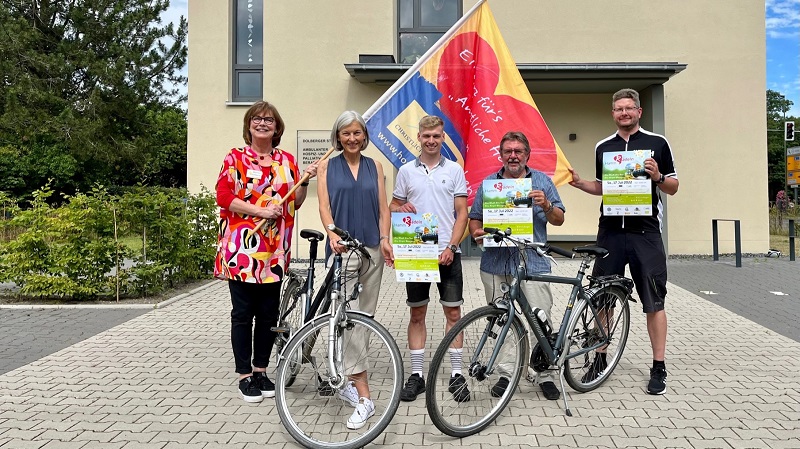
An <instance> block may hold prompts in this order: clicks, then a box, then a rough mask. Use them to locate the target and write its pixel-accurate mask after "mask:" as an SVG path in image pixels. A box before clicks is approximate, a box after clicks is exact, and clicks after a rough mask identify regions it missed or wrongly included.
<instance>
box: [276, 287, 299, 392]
mask: <svg viewBox="0 0 800 449" xmlns="http://www.w3.org/2000/svg"><path fill="white" fill-rule="evenodd" d="M302 288H303V286H302V283H301V281H300V279H298V278H297V277H295V276H294V275H292V276H290V277H288V278H287V281H286V285H285V286H284V288H283V292H282V294H281V303H280V306H279V307H278V327H287V328H289V332H288V333H279V334H277V335H276V336H275V350H274V351H273V352H274V353H275V361H276V364H277V363H280V360H281V354H282V352H283V349H284V348H285V347H286V344H287V343H288V341H289V340H290V339H291V338H292V335H294V333H296V332H297V331H298V329H300V327H301V326H302V325H303V315H304V311H305V304H303V303H302V302H303V301H302V300H301V299H300V290H301V289H302ZM287 312H288V313H287ZM300 357H301V356H300V354H299V353H297V352H295V353H294V354H293V355H292V356H290V362H291V369H290V373H291V374H293V375H292V376H291V377H289V378H287V385H291V384H292V382H294V377H295V376H297V373H298V372H299V371H300V363H301V359H300Z"/></svg>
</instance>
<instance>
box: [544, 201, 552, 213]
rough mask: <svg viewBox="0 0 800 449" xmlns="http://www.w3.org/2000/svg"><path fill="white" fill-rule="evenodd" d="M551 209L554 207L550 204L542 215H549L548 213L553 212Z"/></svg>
mask: <svg viewBox="0 0 800 449" xmlns="http://www.w3.org/2000/svg"><path fill="white" fill-rule="evenodd" d="M553 207H554V206H553V203H552V202H551V203H550V207H549V208H548V209H547V210H546V211H544V214H545V215H547V214H549V213H550V211H551V210H553Z"/></svg>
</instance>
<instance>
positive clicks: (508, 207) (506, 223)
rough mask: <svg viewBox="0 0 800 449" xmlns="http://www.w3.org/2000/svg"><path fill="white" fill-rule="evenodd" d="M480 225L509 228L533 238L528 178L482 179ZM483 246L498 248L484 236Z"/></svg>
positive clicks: (515, 233) (518, 234)
mask: <svg viewBox="0 0 800 449" xmlns="http://www.w3.org/2000/svg"><path fill="white" fill-rule="evenodd" d="M481 187H482V188H483V226H484V227H487V228H500V229H507V228H511V234H512V235H514V236H516V237H519V238H523V239H528V240H531V241H533V215H532V214H531V202H530V199H529V198H528V192H530V191H531V178H518V179H487V180H485V181H483V185H482V186H481ZM483 246H484V247H487V248H489V247H498V246H500V243H497V242H495V241H494V239H484V241H483Z"/></svg>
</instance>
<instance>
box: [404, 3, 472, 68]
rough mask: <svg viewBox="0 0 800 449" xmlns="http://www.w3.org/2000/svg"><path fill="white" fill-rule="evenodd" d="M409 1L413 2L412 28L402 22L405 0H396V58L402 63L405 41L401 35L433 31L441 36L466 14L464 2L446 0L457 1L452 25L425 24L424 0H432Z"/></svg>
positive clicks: (431, 44)
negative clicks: (423, 20)
mask: <svg viewBox="0 0 800 449" xmlns="http://www.w3.org/2000/svg"><path fill="white" fill-rule="evenodd" d="M409 1H411V2H412V22H413V23H412V27H411V28H408V27H405V28H404V27H402V24H401V22H402V13H401V10H400V8H401V5H402V3H403V0H396V2H395V12H396V21H395V25H396V28H397V35H396V43H395V45H396V46H397V51H396V60H397V61H398V62H400V63H402V61H403V54H402V50H403V42H402V41H403V40H402V37H401V36H403V35H408V34H431V33H437V34H439V35H440V36H439V37H441V35H443V34H444V33H446V32H447V31H448V30H449V29H450V28H451V27H452V26H453V24H454V23H456V22H457V21H458V20H459V19H460V18H461V17H463V16H464V2H462V1H461V0H446V1H454V2H455V3H456V8H457V13H456V17H455V20H454V21H453V23H451V24H450V25H447V26H423V25H422V24H421V23H422V1H430V0H409ZM437 40H438V39H437ZM435 42H436V41H434V42H430V45H429V46H428V47H427V49H426V51H427V50H429V49H430V48H431V46H433V44H434V43H435ZM424 53H425V52H423V53H422V54H424ZM420 56H422V55H420Z"/></svg>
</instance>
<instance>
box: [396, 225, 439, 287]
mask: <svg viewBox="0 0 800 449" xmlns="http://www.w3.org/2000/svg"><path fill="white" fill-rule="evenodd" d="M392 248H393V249H394V271H395V276H396V277H397V281H398V282H439V281H441V278H440V277H439V217H437V216H436V215H434V214H432V213H422V214H419V213H417V214H410V213H405V212H392Z"/></svg>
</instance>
